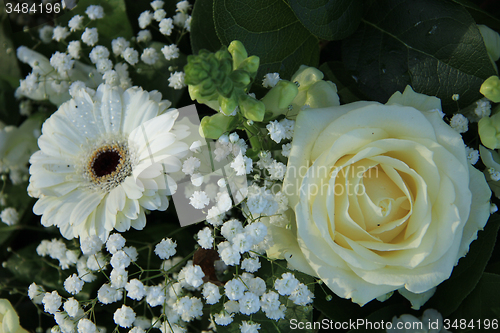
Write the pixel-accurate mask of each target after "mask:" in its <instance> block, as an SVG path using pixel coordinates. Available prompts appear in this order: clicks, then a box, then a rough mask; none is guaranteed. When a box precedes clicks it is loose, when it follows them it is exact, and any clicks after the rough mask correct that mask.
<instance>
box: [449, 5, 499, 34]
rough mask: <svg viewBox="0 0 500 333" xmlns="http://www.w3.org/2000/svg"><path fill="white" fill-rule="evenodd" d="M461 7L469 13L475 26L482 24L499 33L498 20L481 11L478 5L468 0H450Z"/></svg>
mask: <svg viewBox="0 0 500 333" xmlns="http://www.w3.org/2000/svg"><path fill="white" fill-rule="evenodd" d="M452 1H453V2H456V3H458V4H460V5H461V6H463V7H464V8H465V9H467V11H468V12H469V13H470V15H471V16H472V18H473V19H474V21H476V23H477V24H484V25H486V26H488V27H490V28H491V29H494V30H497V31H500V20H499V19H498V18H496V17H495V16H493V15H491V14H490V13H488V12H485V11H484V10H482V9H481V8H480V7H479V6H478V5H476V4H475V3H473V2H472V1H469V0H452Z"/></svg>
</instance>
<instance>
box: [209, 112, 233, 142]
mask: <svg viewBox="0 0 500 333" xmlns="http://www.w3.org/2000/svg"><path fill="white" fill-rule="evenodd" d="M237 123H238V117H228V116H225V115H223V114H221V113H217V114H214V115H213V116H205V117H203V119H202V120H201V124H200V135H201V136H202V137H205V138H208V139H214V140H216V139H218V138H219V137H220V136H221V135H222V134H224V133H226V132H229V131H231V130H233V129H234V128H235V127H236V124H237Z"/></svg>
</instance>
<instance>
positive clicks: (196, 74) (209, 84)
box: [184, 48, 233, 100]
mask: <svg viewBox="0 0 500 333" xmlns="http://www.w3.org/2000/svg"><path fill="white" fill-rule="evenodd" d="M184 72H185V73H186V76H185V79H184V80H185V82H186V84H187V85H189V86H190V87H191V86H196V88H197V89H191V91H190V93H191V92H193V93H194V95H191V98H193V99H195V98H196V99H199V98H201V99H203V100H213V99H216V98H217V92H218V93H220V94H222V95H224V96H226V97H228V96H230V95H231V93H232V91H233V83H232V81H231V79H230V78H229V74H231V72H232V64H231V55H230V54H229V52H228V51H227V50H226V49H225V48H223V49H221V50H220V51H217V52H216V53H215V54H214V53H210V52H208V51H206V50H201V51H200V53H199V54H198V55H196V56H194V55H190V56H189V57H188V63H187V65H186V66H185V67H184Z"/></svg>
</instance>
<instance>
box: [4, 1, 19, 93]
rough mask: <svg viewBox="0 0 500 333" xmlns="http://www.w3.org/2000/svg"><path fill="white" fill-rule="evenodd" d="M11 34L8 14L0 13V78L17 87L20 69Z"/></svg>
mask: <svg viewBox="0 0 500 333" xmlns="http://www.w3.org/2000/svg"><path fill="white" fill-rule="evenodd" d="M2 7H3V6H2ZM2 12H3V8H2ZM11 35H12V32H11V29H10V24H9V20H8V16H7V15H2V13H0V59H1V61H0V79H3V80H6V81H7V82H9V84H10V85H11V86H12V87H17V86H18V85H19V79H20V78H21V71H20V70H19V66H18V62H17V58H16V49H15V47H14V44H13V43H12V40H11Z"/></svg>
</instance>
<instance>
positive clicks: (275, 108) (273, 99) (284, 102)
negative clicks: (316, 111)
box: [262, 80, 299, 119]
mask: <svg viewBox="0 0 500 333" xmlns="http://www.w3.org/2000/svg"><path fill="white" fill-rule="evenodd" d="M298 93H299V89H298V88H297V85H296V84H295V83H293V82H290V81H287V80H280V81H279V82H278V84H276V86H274V87H273V88H272V89H271V90H269V92H268V93H267V94H266V96H264V98H262V102H263V103H264V104H265V106H266V111H268V112H269V111H271V112H272V115H270V116H271V117H270V118H271V119H272V118H276V117H277V116H279V115H280V114H284V113H287V112H288V106H289V105H290V104H292V102H293V100H294V99H295V97H296V96H297V94H298ZM267 118H269V116H268V115H267V114H266V119H267Z"/></svg>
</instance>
